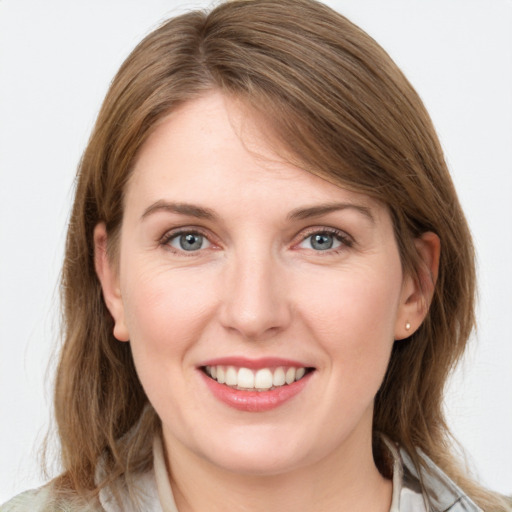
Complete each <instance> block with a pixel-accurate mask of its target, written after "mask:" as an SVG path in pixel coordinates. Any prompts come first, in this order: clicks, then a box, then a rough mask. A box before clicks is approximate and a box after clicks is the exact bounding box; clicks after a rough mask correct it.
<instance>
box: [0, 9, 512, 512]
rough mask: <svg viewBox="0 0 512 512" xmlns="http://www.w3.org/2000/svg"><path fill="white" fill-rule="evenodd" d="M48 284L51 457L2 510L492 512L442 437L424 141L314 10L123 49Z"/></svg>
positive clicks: (450, 350)
mask: <svg viewBox="0 0 512 512" xmlns="http://www.w3.org/2000/svg"><path fill="white" fill-rule="evenodd" d="M63 290H64V304H65V319H66V326H65V328H66V333H67V335H66V342H65V345H64V348H63V352H62V356H61V361H60V365H59V370H58V375H57V384H56V394H55V404H56V419H57V423H58V427H59V435H60V438H61V443H62V461H63V465H64V468H65V471H64V473H63V474H62V476H61V477H59V478H58V479H56V480H55V481H54V482H52V483H51V484H50V485H49V486H47V487H45V488H43V489H42V490H39V491H36V492H35V493H29V494H26V495H22V496H21V497H19V498H17V499H15V500H13V501H12V502H11V503H10V504H7V505H6V506H5V510H18V509H19V510H34V509H36V507H42V508H41V509H43V510H44V509H45V508H44V507H46V509H48V510H54V509H55V508H58V507H62V508H64V509H71V510H75V509H76V510H107V511H108V510H136V509H140V510H160V509H162V510H179V511H180V512H184V511H188V510H192V511H196V510H220V509H222V510H224V509H226V508H227V509H235V510H236V509H243V510H254V511H257V510H263V509H264V510H274V509H279V510H283V509H292V508H293V509H294V510H306V509H308V510H311V509H313V510H322V511H330V510H344V509H347V510H356V511H357V510H375V511H380V510H382V511H387V510H393V511H397V510H401V511H405V510H413V511H422V510H452V511H456V510H480V509H481V508H483V509H484V510H506V509H507V508H506V507H507V505H506V504H505V502H504V501H502V500H501V498H500V497H498V496H496V495H493V494H492V493H489V492H487V491H485V490H484V489H481V488H480V487H479V486H478V485H477V484H475V483H473V482H471V481H470V480H469V479H468V478H467V477H466V476H465V475H464V474H463V473H462V472H461V471H460V469H459V468H458V466H457V463H456V461H455V459H454V457H453V455H452V454H450V452H449V450H448V446H449V442H448V430H447V427H446V425H445V422H444V418H443V414H442V409H441V401H442V393H443V386H444V382H445V380H446V377H447V374H448V372H449V370H450V369H451V367H452V366H453V365H454V364H455V362H456V361H457V360H458V358H459V357H460V356H461V354H462V352H463V350H464V346H465V343H466V341H467V338H468V336H469V334H470V332H471V329H472V327H473V323H474V316H473V303H474V262H473V250H472V244H471V239H470V235H469V232H468V229H467V226H466V223H465V220H464V216H463V214H462V212H461V209H460V206H459V203H458V201H457V198H456V195H455V192H454V189H453V185H452V183H451V180H450V177H449V175H448V173H447V170H446V165H445V163H444V160H443V156H442V152H441V149H440V147H439V143H438V141H437V138H436V136H435V133H434V130H433V128H432V125H431V122H430V120H429V118H428V115H427V113H426V112H425V110H424V108H423V106H422V104H421V101H420V100H419V98H418V97H417V95H416V94H415V92H414V91H413V89H412V88H411V86H410V85H409V83H408V82H407V80H406V79H405V78H404V77H403V75H402V74H401V73H400V71H399V70H398V68H397V67H396V66H395V65H394V64H393V63H392V62H391V60H390V59H389V57H388V56H387V55H386V54H385V52H384V51H383V50H382V49H381V48H380V47H378V45H376V43H375V42H374V41H373V40H371V39H370V38H369V37H368V36H367V35H366V34H364V33H363V32H362V31H361V30H360V29H358V28H357V27H355V26H354V25H352V24H351V23H350V22H348V21H347V20H346V19H345V18H343V17H341V16H339V15H337V14H335V13H334V12H333V11H331V10H329V9H328V8H326V7H324V6H322V5H321V4H318V3H315V2H312V1H308V0H280V1H260V0H255V1H234V2H228V3H225V4H221V5H220V6H219V7H218V8H216V9H214V10H213V11H212V12H211V13H209V14H208V15H205V14H203V13H199V12H194V13H190V14H188V15H185V16H182V17H178V18H175V19H173V20H170V21H169V22H167V23H166V24H164V25H163V26H162V27H161V28H159V29H158V30H156V31H155V32H153V33H152V34H150V35H149V36H148V37H147V38H146V39H145V40H144V41H143V42H142V43H141V44H140V45H139V46H138V47H137V48H136V49H135V50H134V52H133V53H132V54H131V55H130V56H129V57H128V59H127V60H126V62H125V63H124V65H123V66H122V68H121V69H120V71H119V73H118V75H117V77H116V78H115V80H114V82H113V84H112V87H111V89H110V91H109V93H108V95H107V98H106V100H105V103H104V105H103V108H102V111H101V112H100V115H99V118H98V121H97V124H96V127H95V129H94V132H93V135H92V137H91V140H90V142H89V145H88V147H87V149H86V151H85V153H84V157H83V160H82V162H81V165H80V170H79V181H78V185H77V191H76V197H75V203H74V207H73V212H72V217H71V221H70V227H69V232H68V240H67V248H66V261H65V267H64V274H63ZM454 482H456V484H455V483H454ZM479 507H481V508H479ZM3 509H4V508H3ZM3 509H2V510H3Z"/></svg>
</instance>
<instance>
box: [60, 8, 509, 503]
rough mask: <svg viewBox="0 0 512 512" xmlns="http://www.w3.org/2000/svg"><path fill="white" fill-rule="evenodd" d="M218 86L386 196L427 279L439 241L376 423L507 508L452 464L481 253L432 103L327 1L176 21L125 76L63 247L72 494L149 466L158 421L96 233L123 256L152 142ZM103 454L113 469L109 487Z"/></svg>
mask: <svg viewBox="0 0 512 512" xmlns="http://www.w3.org/2000/svg"><path fill="white" fill-rule="evenodd" d="M211 90H218V91H220V92H222V93H223V94H226V95H229V96H230V97H232V98H234V99H236V100H237V101H240V102H241V104H243V105H246V106H247V107H248V108H249V109H250V110H251V111H252V112H254V113H255V115H256V116H258V117H260V118H261V119H262V120H264V122H265V123H266V125H267V126H269V127H271V129H272V136H275V140H274V139H272V140H270V139H269V141H270V142H272V143H273V144H274V145H275V147H276V148H277V150H279V151H281V153H283V154H285V156H286V158H288V159H289V160H290V161H292V163H295V164H297V165H299V166H300V167H302V168H304V169H305V170H307V171H309V172H311V173H314V174H316V175H318V176H320V177H322V178H324V179H327V180H329V181H331V182H332V183H335V184H337V185H339V186H342V187H346V188H348V189H351V190H354V191H357V192H362V193H365V194H367V195H369V196H371V197H373V198H375V199H377V200H379V201H381V202H382V203H384V204H385V205H386V206H387V208H388V210H389V212H390V215H391V217H392V220H393V223H394V230H395V235H396V240H397V244H398V247H399V251H400V256H401V260H402V265H403V268H404V271H405V272H407V273H409V274H410V275H413V276H416V279H418V280H421V276H422V275H423V274H424V273H422V270H421V258H420V257H419V255H418V253H417V250H416V248H415V245H414V239H415V238H416V237H418V236H420V235H421V234H422V233H424V232H426V231H432V232H434V233H436V234H437V235H438V236H439V238H440V240H441V246H442V250H441V259H440V267H439V276H438V280H437V284H436V287H435V291H434V295H433V297H432V300H431V304H430V308H429V312H428V315H427V317H426V319H425V321H424V322H423V324H422V325H421V327H420V328H419V329H418V330H417V331H416V332H415V333H414V334H413V335H412V336H410V337H409V338H408V339H407V340H403V341H398V342H395V346H394V348H393V351H392V355H391V361H390V364H389V368H388V371H387V374H386V376H385V379H384V382H383V384H382V387H381V389H380V390H379V392H378V394H377V397H376V401H375V412H374V429H375V430H378V431H381V432H383V433H384V434H386V435H388V436H389V437H390V438H391V439H393V440H395V441H397V442H399V443H400V444H401V445H402V446H404V447H405V448H406V449H407V451H408V452H409V453H410V454H411V456H412V457H413V458H414V457H415V454H416V451H415V447H419V448H421V450H422V451H423V452H425V453H426V454H427V455H428V456H429V457H430V458H431V459H433V460H434V462H435V463H437V464H438V465H439V466H440V467H441V468H442V469H443V470H444V471H445V472H446V473H447V474H448V475H449V476H450V477H452V478H453V479H454V480H455V481H456V482H457V483H458V484H459V485H460V486H461V487H462V488H463V489H464V490H465V491H466V492H468V494H469V495H470V496H471V497H473V498H474V499H475V501H476V502H477V503H479V504H480V505H481V506H482V507H483V508H484V509H485V508H492V509H496V506H497V505H498V504H499V499H498V498H497V497H495V496H494V495H492V494H490V493H488V492H486V491H485V490H483V489H482V488H480V487H479V486H478V485H477V484H475V483H473V482H472V481H470V480H469V479H467V477H466V476H465V475H464V473H463V472H462V471H461V470H460V469H459V467H458V466H457V464H456V463H455V462H454V458H453V457H452V455H451V451H450V446H451V440H450V434H449V430H448V427H447V425H446V422H445V418H444V414H443V409H442V403H443V394H444V387H445V383H446V380H447V377H448V375H449V373H450V371H451V370H452V369H453V367H454V365H455V364H456V363H457V361H458V360H459V358H460V357H461V355H462V353H463V351H464V348H465V346H466V342H467V340H468V337H469V335H470V333H471V331H472V329H473V327H474V322H475V317H474V300H475V299H474V297H475V263H474V250H473V245H472V241H471V236H470V232H469V229H468V226H467V223H466V220H465V218H464V215H463V213H462V210H461V207H460V204H459V202H458V199H457V196H456V193H455V190H454V187H453V183H452V181H451V178H450V176H449V173H448V170H447V166H446V163H445V161H444V157H443V153H442V149H441V147H440V144H439V141H438V139H437V136H436V134H435V130H434V128H433V126H432V123H431V120H430V118H429V116H428V114H427V112H426V110H425V108H424V106H423V104H422V102H421V100H420V98H419V97H418V95H417V93H416V92H415V91H414V89H413V88H412V86H411V85H410V84H409V82H408V81H407V79H406V78H405V77H404V75H403V74H402V72H401V71H400V70H399V69H398V67H397V66H396V65H395V64H394V63H393V61H392V60H391V58H390V57H389V56H388V55H387V54H386V52H385V51H384V50H383V49H382V48H381V47H380V46H379V45H378V44H377V43H376V42H375V41H374V40H373V39H372V38H370V37H369V36H368V35H367V34H366V33H365V32H363V31H362V30H361V29H360V28H358V27H356V26H355V25H354V24H352V23H351V22H350V21H348V20H347V19H346V18H344V17H343V16H341V15H340V14H338V13H336V12H334V11H333V10H331V9H330V8H328V7H326V6H325V5H322V4H320V3H318V2H316V1H314V0H233V1H229V2H225V3H222V4H220V5H219V6H218V7H216V8H215V9H213V10H212V11H211V12H209V13H207V12H202V11H193V12H190V13H188V14H184V15H182V16H178V17H176V18H173V19H171V20H169V21H167V22H165V23H164V24H163V25H162V26H161V27H159V28H158V29H157V30H155V31H154V32H152V33H151V34H149V35H148V36H147V37H146V38H145V39H144V40H143V41H142V42H141V43H140V44H139V45H138V46H137V47H136V48H135V50H134V51H133V52H132V53H131V55H130V56H129V57H128V58H127V59H126V61H125V62H124V64H123V65H122V66H121V68H120V70H119V72H118V73H117V75H116V77H115V78H114V80H113V82H112V84H111V87H110V90H109V92H108V94H107V96H106V98H105V101H104V103H103V106H102V108H101V111H100V113H99V116H98V120H97V122H96V125H95V127H94V130H93V133H92V135H91V138H90V140H89V143H88V145H87V148H86V150H85V152H84V154H83V157H82V160H81V162H80V165H79V168H78V176H77V184H76V195H75V202H74V205H73V210H72V215H71V220H70V223H69V230H68V236H67V242H66V256H65V262H64V268H63V277H62V298H63V308H64V311H63V313H64V325H63V328H64V334H65V343H64V346H63V350H62V355H61V360H60V364H59V368H58V373H57V381H56V390H55V410H56V420H57V425H58V430H59V436H60V439H61V445H62V463H63V467H64V470H65V472H64V474H63V476H62V477H61V478H60V481H59V482H60V486H61V488H63V489H64V488H66V487H67V488H70V489H73V490H74V491H76V492H78V493H79V494H81V495H85V494H87V493H90V492H92V493H97V492H98V491H99V489H100V488H101V487H102V486H105V485H110V484H111V483H112V482H113V481H114V480H116V479H118V478H119V477H122V478H125V479H128V478H129V476H130V475H133V474H136V473H137V472H139V471H144V470H145V469H148V468H149V467H150V466H151V463H152V455H151V442H152V437H153V435H154V433H155V432H157V431H158V429H159V420H158V418H157V416H156V413H155V412H154V410H153V409H152V407H151V406H150V405H149V404H148V400H147V397H146V395H145V393H144V390H143V389H142V386H141V384H140V382H139V379H138V377H137V374H136V371H135V366H134V363H133V359H132V355H131V351H130V346H129V344H128V343H120V342H118V341H117V340H116V339H115V338H114V336H113V334H112V331H113V320H112V317H111V316H110V314H109V312H108V310H107V308H106V306H105V303H104V301H103V298H102V292H101V287H100V284H99V281H98V279H97V277H96V273H95V268H94V254H93V230H94V227H95V226H96V225H97V224H98V223H99V222H105V224H106V228H107V232H108V235H109V241H108V252H109V256H110V257H111V258H112V259H114V260H115V258H116V250H117V247H118V237H119V232H120V228H121V223H122V218H123V200H124V192H125V190H126V184H127V182H128V180H129V178H130V173H131V170H132V169H133V165H134V162H135V159H136V158H137V154H138V151H139V149H140V148H141V146H142V145H143V144H144V142H145V141H146V140H147V138H148V137H149V136H150V135H151V133H152V130H153V129H154V127H155V126H156V125H157V123H158V122H159V121H160V120H161V119H163V118H164V116H166V115H168V114H169V113H170V112H172V111H173V110H175V109H176V108H177V107H178V106H179V105H182V104H184V103H186V102H189V101H192V100H193V99H195V98H197V97H199V96H201V95H203V94H205V93H206V92H207V91H211ZM135 425H138V426H137V428H136V429H135V431H134V427H135ZM128 440H129V441H128ZM415 459H416V462H417V463H418V464H420V463H421V461H420V460H419V459H418V458H417V457H415ZM100 460H101V461H102V463H103V464H104V465H105V468H106V470H107V471H106V474H107V475H108V477H107V478H106V479H104V480H103V481H102V482H97V481H95V468H96V466H97V464H98V461H100ZM500 506H501V505H500Z"/></svg>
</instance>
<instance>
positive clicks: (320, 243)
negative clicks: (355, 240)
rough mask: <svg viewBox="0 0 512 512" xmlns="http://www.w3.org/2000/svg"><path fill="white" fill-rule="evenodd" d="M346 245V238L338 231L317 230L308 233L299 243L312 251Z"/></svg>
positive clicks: (327, 249)
mask: <svg viewBox="0 0 512 512" xmlns="http://www.w3.org/2000/svg"><path fill="white" fill-rule="evenodd" d="M343 245H346V246H350V243H349V240H348V238H347V237H346V236H345V235H343V234H342V233H339V232H330V231H317V232H315V233H311V234H310V235H308V236H307V237H306V238H304V240H302V242H301V243H300V244H299V247H301V248H303V249H312V250H314V251H329V250H332V249H338V248H339V247H341V246H343Z"/></svg>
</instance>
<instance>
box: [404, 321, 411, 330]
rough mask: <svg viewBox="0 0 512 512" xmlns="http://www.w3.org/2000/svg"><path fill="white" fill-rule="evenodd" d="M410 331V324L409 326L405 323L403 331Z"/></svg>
mask: <svg viewBox="0 0 512 512" xmlns="http://www.w3.org/2000/svg"><path fill="white" fill-rule="evenodd" d="M410 329H411V324H410V323H409V322H407V323H406V324H405V330H406V331H409V330H410Z"/></svg>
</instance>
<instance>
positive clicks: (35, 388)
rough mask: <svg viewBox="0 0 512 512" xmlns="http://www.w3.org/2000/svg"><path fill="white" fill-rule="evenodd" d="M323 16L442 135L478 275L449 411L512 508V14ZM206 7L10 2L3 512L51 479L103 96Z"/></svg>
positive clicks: (0, 455)
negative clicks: (60, 369)
mask: <svg viewBox="0 0 512 512" xmlns="http://www.w3.org/2000/svg"><path fill="white" fill-rule="evenodd" d="M327 3H328V4H329V5H331V6H333V7H335V8H337V9H338V10H339V11H340V12H342V13H343V14H345V15H346V16H348V17H349V18H350V19H352V20H353V21H354V22H356V23H357V24H359V25H360V26H361V27H362V28H364V29H365V30H367V31H368V32H369V33H370V34H371V35H372V36H373V37H374V38H375V39H377V41H379V42H380V43H381V44H382V45H383V46H384V48H386V50H387V51H388V52H389V53H390V54H391V56H392V57H393V58H394V59H395V60H396V61H397V63H398V64H399V65H400V66H401V67H402V69H403V70H404V71H405V73H406V75H407V76H408V77H409V79H410V80H411V82H412V83H413V85H414V86H415V87H416V88H417V90H418V92H419V93H420V95H421V96H422V98H423V100H424V102H425V103H426V106H427V108H428V109H429V111H430V113H431V115H432V118H433V120H434V124H435V125H436V127H437V129H438V133H439V135H440V138H441V142H442V144H443V147H444V149H445V151H446V156H447V159H448V162H449V165H450V169H451V172H452V174H453V177H454V180H455V183H456V187H457V189H458V191H459V195H460V198H461V201H462V203H463V206H464V208H465V210H466V212H467V216H468V219H469V222H470V225H471V228H472V231H473V234H474V237H475V242H476V247H477V251H478V260H479V277H480V305H479V312H478V314H479V326H480V327H479V332H478V335H477V336H476V337H475V338H474V339H473V340H472V345H471V347H470V350H469V351H468V354H467V357H466V359H465V361H464V364H463V365H462V367H461V368H460V369H459V370H458V371H457V372H456V373H455V375H454V377H453V379H452V381H451V384H450V387H449V393H448V396H447V403H446V408H447V413H448V417H449V419H450V424H451V426H452V427H453V431H454V433H455V436H456V437H457V438H458V439H459V440H460V442H461V443H462V445H463V447H464V448H465V449H466V451H467V454H468V461H469V463H470V465H471V467H472V468H473V470H474V471H475V472H476V474H478V475H479V476H478V479H479V480H480V481H482V482H484V483H486V484H487V485H489V486H491V487H492V488H494V489H496V490H500V491H502V492H506V493H511V494H512V435H511V432H512V335H511V332H510V327H509V326H510V320H511V318H512V265H511V263H512V227H511V223H512V199H511V198H512V164H511V162H512V2H511V1H510V0H430V1H429V2H428V3H427V2H424V1H420V0H389V1H388V0H384V1H383V0H373V1H372V0H337V1H336V0H331V1H328V2H327ZM208 4H209V2H200V1H199V2H186V1H183V2H172V1H170V0H168V1H163V0H161V1H158V0H144V1H142V0H138V1H133V0H122V1H121V0H108V1H105V0H101V1H100V0H87V1H85V0H80V1H73V2H70V1H67V0H46V1H44V2H41V1H38V0H0V419H1V421H0V503H1V502H2V501H4V500H6V499H7V498H9V497H10V496H12V495H13V494H15V493H17V492H20V491H22V490H24V489H26V488H29V487H34V486H37V485H40V484H41V483H42V482H43V481H44V479H43V477H42V476H41V475H40V472H39V465H38V461H37V451H38V447H39V446H40V444H41V441H42V439H43V437H44V433H45V431H46V429H47V428H48V425H49V422H50V418H49V415H50V413H49V411H50V409H51V382H52V364H51V363H49V361H50V360H51V358H52V355H54V353H55V349H56V347H57V345H58V320H59V314H58V287H57V282H58V276H59V271H60V264H61V260H62V254H63V241H64V236H65V225H66V219H67V216H68V210H69V207H70V202H71V198H72V184H73V177H74V170H75V168H76V164H77V162H78V160H79V158H80V154H81V152H82V150H83V148H84V146H85V144H86V141H87V138H88V134H89V133H90V130H91V128H92V124H93V122H94V118H95V115H96V113H97V111H98V109H99V106H100V103H101V101H102V98H103V96H104V94H105V92H106V88H107V86H108V83H109V81H110V79H111V78H112V76H113V75H114V73H115V72H116V70H117V68H118V67H119V65H120V64H121V62H122V60H123V59H124V58H125V57H126V56H127V54H128V53H129V51H130V50H131V49H132V48H133V46H134V45H135V44H136V43H137V42H138V41H139V40H140V39H141V37H142V36H144V35H145V34H146V33H147V32H148V31H149V30H151V29H152V28H154V27H155V25H157V24H158V22H160V21H161V20H163V19H164V18H166V17H168V16H170V15H173V14H176V13H178V12H180V11H182V10H184V9H187V8H190V7H191V6H204V5H208Z"/></svg>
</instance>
